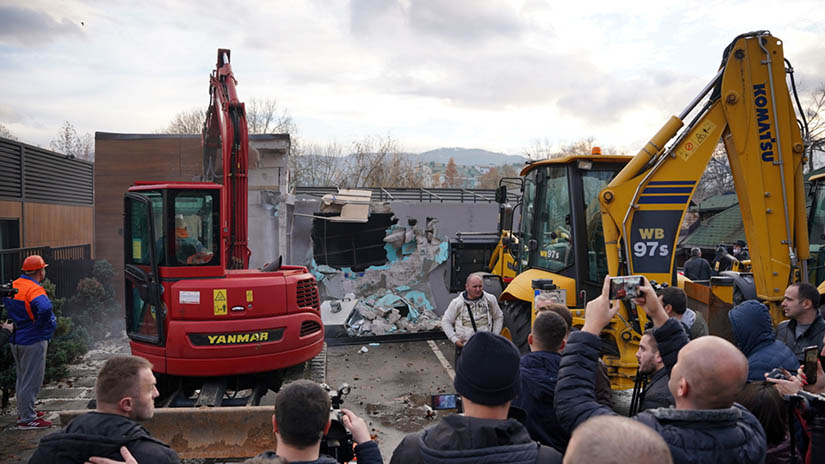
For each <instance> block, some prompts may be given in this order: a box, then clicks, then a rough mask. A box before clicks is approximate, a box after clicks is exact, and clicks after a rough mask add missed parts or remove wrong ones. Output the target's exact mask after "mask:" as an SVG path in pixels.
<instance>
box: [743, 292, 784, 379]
mask: <svg viewBox="0 0 825 464" xmlns="http://www.w3.org/2000/svg"><path fill="white" fill-rule="evenodd" d="M728 318H729V319H730V325H731V329H732V330H733V337H734V339H735V340H736V346H738V347H739V349H740V350H742V353H744V354H745V356H746V357H747V358H748V381H751V382H753V381H761V380H764V379H765V373H766V372H770V371H771V370H773V369H774V368H775V367H782V368H784V369H787V370H788V371H789V372H796V369H797V368H799V361H798V360H797V359H796V355H794V353H793V351H791V349H790V348H788V346H787V345H785V344H784V343H782V342H780V341H779V340H777V339H776V337H775V336H774V333H773V324H772V323H771V314H770V311H768V307H767V306H765V305H764V304H762V303H760V302H758V301H756V300H748V301H745V302H744V303H742V304H740V305H739V306H737V307H735V308H733V309H731V310H730V312H728Z"/></svg>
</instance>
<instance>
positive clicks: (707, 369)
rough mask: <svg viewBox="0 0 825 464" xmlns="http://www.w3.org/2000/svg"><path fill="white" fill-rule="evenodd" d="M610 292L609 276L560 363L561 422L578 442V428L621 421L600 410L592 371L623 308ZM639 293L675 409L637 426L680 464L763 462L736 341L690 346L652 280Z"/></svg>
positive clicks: (645, 415)
mask: <svg viewBox="0 0 825 464" xmlns="http://www.w3.org/2000/svg"><path fill="white" fill-rule="evenodd" d="M609 289H610V277H609V276H608V277H606V278H605V281H604V286H603V287H602V294H601V295H600V296H599V297H598V298H596V299H594V300H592V301H590V302H589V303H587V306H586V308H585V321H584V326H583V327H582V330H581V331H580V332H576V333H572V334H570V337H569V339H568V342H567V347H566V348H565V349H564V353H563V354H562V358H561V367H560V369H559V380H558V383H557V384H556V397H555V406H556V415H557V417H558V418H559V421H560V422H561V424H562V426H563V427H565V428H567V429H568V430H571V431H572V432H573V434H574V435H575V434H576V432H575V429H576V427H578V426H579V425H581V424H582V423H584V422H585V421H586V420H587V419H589V418H591V417H595V416H602V415H616V413H615V412H614V411H612V410H611V409H609V408H606V407H604V406H601V405H599V403H597V402H596V400H595V398H594V394H593V370H594V369H595V368H596V362H597V361H596V360H597V359H598V358H599V356H600V350H601V347H602V340H601V338H600V337H599V335H600V334H601V332H602V330H603V329H604V328H605V327H606V326H607V324H609V323H610V321H611V319H613V316H615V315H616V313H617V312H618V311H619V307H620V306H619V304H620V303H619V302H614V304H612V305H611V302H610V299H609V296H608V291H609ZM639 290H640V291H641V293H642V296H641V297H640V298H637V299H635V300H634V301H633V302H634V303H635V304H636V305H637V306H641V307H642V308H643V309H644V311H645V313H646V314H647V315H648V317H649V318H650V320H652V321H653V327H654V331H653V336H654V337H655V338H656V343H657V344H658V346H659V352H660V353H661V356H662V360H663V361H664V364H665V369H667V370H668V372H669V376H670V380H669V382H668V387H669V389H670V393H671V394H672V395H673V398H674V401H675V405H676V406H675V408H656V409H650V410H647V411H644V412H641V413H639V414H637V415H636V416H634V417H633V419H635V420H637V421H639V422H641V423H643V424H645V425H647V426H649V427H651V428H652V429H653V430H655V431H657V432H658V433H659V434H660V435H661V436H662V438H663V439H664V440H665V443H667V445H668V447H669V448H670V452H671V454H672V455H673V462H674V463H677V464H679V463H694V462H714V463H762V462H764V459H765V452H766V450H767V442H766V439H765V431H764V429H763V428H762V425H761V424H760V423H759V421H758V420H757V419H756V417H754V415H753V414H751V413H750V412H749V411H748V410H747V409H745V408H744V407H742V406H740V405H738V404H735V400H736V396H737V395H738V394H739V392H740V391H741V390H742V387H743V386H744V385H745V381H746V379H747V375H748V361H747V359H745V356H744V355H743V354H742V352H741V351H739V349H737V348H736V347H735V346H734V345H733V344H732V343H730V342H729V341H727V340H725V339H723V338H720V337H716V336H712V335H708V336H706V337H699V338H697V339H696V340H693V341H691V342H689V343H688V336H687V334H686V333H685V331H684V329H683V328H682V325H681V323H680V322H679V321H677V320H676V319H671V318H669V317H668V316H667V313H666V312H665V310H664V308H663V307H662V304H661V302H659V299H658V298H657V297H656V292H655V291H654V290H653V287H651V286H650V283H649V282H648V281H647V279H643V283H642V286H641V287H640V289H639ZM613 445H619V444H611V446H613Z"/></svg>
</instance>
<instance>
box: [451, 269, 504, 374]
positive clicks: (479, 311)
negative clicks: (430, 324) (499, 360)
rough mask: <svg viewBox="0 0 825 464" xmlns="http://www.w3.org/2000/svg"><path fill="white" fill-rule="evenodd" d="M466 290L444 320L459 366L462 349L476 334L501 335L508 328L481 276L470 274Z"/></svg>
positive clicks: (458, 297) (455, 301)
mask: <svg viewBox="0 0 825 464" xmlns="http://www.w3.org/2000/svg"><path fill="white" fill-rule="evenodd" d="M464 288H465V289H466V290H465V291H464V292H462V293H461V294H460V295H458V296H457V297H455V298H454V299H453V301H451V302H450V305H449V306H447V310H446V311H444V316H442V318H441V328H442V329H443V330H444V334H445V335H447V338H449V339H450V341H451V342H453V343H455V361H456V362H458V357H459V356H460V355H461V348H462V347H464V344H465V343H467V340H469V339H470V337H471V336H472V335H473V334H474V333H476V332H482V331H484V332H492V333H494V334H500V333H501V326H502V325H503V324H504V313H502V312H501V308H499V306H498V301H497V300H496V297H495V296H493V295H491V294H489V293H487V292H485V291H484V281H483V280H482V278H481V276H480V275H479V274H470V276H469V277H467V283H466V285H465V287H464Z"/></svg>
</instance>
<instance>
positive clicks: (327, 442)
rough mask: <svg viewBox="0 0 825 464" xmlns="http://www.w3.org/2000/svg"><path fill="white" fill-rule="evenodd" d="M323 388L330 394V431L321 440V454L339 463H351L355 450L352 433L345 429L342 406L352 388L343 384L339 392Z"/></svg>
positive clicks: (324, 386) (327, 386) (325, 385)
mask: <svg viewBox="0 0 825 464" xmlns="http://www.w3.org/2000/svg"><path fill="white" fill-rule="evenodd" d="M321 386H322V387H323V388H324V389H325V390H326V391H327V392H328V393H329V400H330V411H329V422H330V425H329V430H328V431H327V433H326V434H324V436H323V438H321V454H325V455H327V456H331V457H333V458H335V460H336V461H338V462H342V463H343V462H349V461H351V460H352V459H353V458H354V457H355V450H354V449H353V444H354V442H353V440H352V433H350V431H349V430H347V428H346V427H344V420H343V413H342V412H341V404H342V403H343V402H344V397H345V396H347V395H349V393H350V386H349V385H347V384H343V385H341V386H340V387H338V389H337V390H333V389H332V388H331V387H330V386H329V385H327V384H321Z"/></svg>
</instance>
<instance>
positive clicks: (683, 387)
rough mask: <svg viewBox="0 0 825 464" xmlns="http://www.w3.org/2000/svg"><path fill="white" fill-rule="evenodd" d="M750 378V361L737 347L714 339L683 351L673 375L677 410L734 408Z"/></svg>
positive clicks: (671, 384)
mask: <svg viewBox="0 0 825 464" xmlns="http://www.w3.org/2000/svg"><path fill="white" fill-rule="evenodd" d="M747 378H748V360H747V359H746V358H745V355H744V354H742V352H741V351H739V349H738V348H736V346H734V345H733V344H732V343H731V342H729V341H727V340H725V339H724V338H720V337H715V336H712V335H709V336H706V337H699V338H697V339H696V340H693V341H692V342H690V343H688V344H687V345H685V347H684V348H682V350H681V351H679V358H678V361H677V362H676V365H675V366H673V371H672V372H671V374H670V382H669V383H668V385H669V387H670V392H671V393H672V394H673V398H674V399H675V400H676V408H677V409H724V408H729V407H731V406H732V405H733V402H734V401H735V400H736V396H737V395H738V394H739V392H740V391H742V387H743V386H744V385H745V381H746V380H747Z"/></svg>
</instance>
